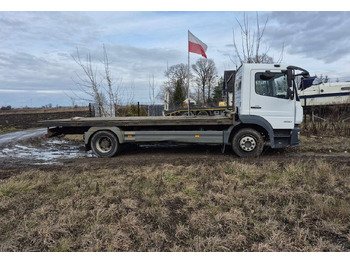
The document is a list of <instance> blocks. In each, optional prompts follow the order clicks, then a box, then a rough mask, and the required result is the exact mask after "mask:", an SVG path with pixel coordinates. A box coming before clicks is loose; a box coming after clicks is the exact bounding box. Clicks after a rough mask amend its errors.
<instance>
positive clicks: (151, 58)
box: [0, 11, 350, 107]
mask: <svg viewBox="0 0 350 262" xmlns="http://www.w3.org/2000/svg"><path fill="white" fill-rule="evenodd" d="M246 15H248V17H249V18H250V20H249V21H250V23H252V29H253V27H254V24H255V18H256V12H246ZM242 18H243V13H242V12H209V11H207V12H56V11H55V12H0V106H6V105H11V106H15V107H20V106H42V105H46V104H49V103H51V104H52V105H53V106H56V105H71V100H70V98H69V96H70V95H71V94H72V93H71V92H72V90H77V86H76V84H75V83H74V81H73V79H76V74H77V73H78V74H80V73H81V71H80V68H79V66H78V65H77V64H76V63H75V62H74V60H73V59H72V55H75V54H76V50H77V48H78V49H79V51H80V54H81V57H82V59H84V58H85V55H86V54H87V53H88V52H89V53H90V54H91V57H92V61H93V62H94V63H96V65H98V64H100V60H101V59H102V54H103V53H102V51H103V49H102V46H103V44H104V45H105V46H106V49H107V52H108V55H109V60H110V63H111V73H112V76H113V78H114V79H115V80H122V83H123V84H124V85H125V86H127V87H130V86H134V91H135V96H134V102H137V101H140V102H145V103H146V102H149V95H148V94H149V92H148V86H149V78H150V76H151V75H153V74H154V78H155V86H156V88H159V87H160V86H161V84H162V83H163V81H164V80H165V79H164V71H165V70H166V68H167V64H168V65H169V66H171V65H174V64H178V63H185V64H187V30H190V31H191V32H192V33H193V34H194V35H195V36H197V37H198V38H199V39H200V40H202V41H203V42H204V43H206V44H207V45H208V50H207V56H208V58H211V59H213V60H214V62H215V63H216V66H217V70H218V74H219V75H222V74H223V71H224V70H229V69H234V68H235V66H234V64H233V63H232V61H231V59H230V57H232V56H233V55H234V49H233V45H232V43H233V42H232V29H235V30H236V31H237V32H238V28H237V26H238V25H237V23H236V19H238V20H242ZM259 18H260V20H261V22H264V21H265V19H266V18H268V19H269V20H268V24H267V27H266V31H265V35H264V39H263V43H264V44H263V49H266V50H269V55H270V56H272V57H273V58H274V59H275V60H278V58H279V57H280V54H281V49H282V46H283V43H284V52H283V61H282V63H284V64H288V65H296V66H300V67H303V68H305V69H307V70H309V71H310V73H311V74H312V75H313V74H317V75H320V74H323V75H324V76H325V75H327V76H328V77H329V78H331V80H334V81H335V80H336V79H337V78H339V79H340V80H350V54H349V50H350V12H267V11H264V12H259ZM236 36H237V37H238V36H239V34H236ZM190 58H191V63H195V61H196V60H197V59H198V58H200V56H199V55H196V54H191V56H190ZM76 103H77V104H78V105H82V104H83V103H86V102H79V101H76Z"/></svg>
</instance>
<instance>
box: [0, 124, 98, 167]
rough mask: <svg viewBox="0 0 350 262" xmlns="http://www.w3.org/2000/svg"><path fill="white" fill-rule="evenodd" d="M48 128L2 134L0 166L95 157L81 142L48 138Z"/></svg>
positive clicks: (47, 163)
mask: <svg viewBox="0 0 350 262" xmlns="http://www.w3.org/2000/svg"><path fill="white" fill-rule="evenodd" d="M45 133H46V129H34V130H25V131H19V132H13V133H9V134H4V135H1V136H0V167H4V168H6V167H7V168H11V167H21V166H28V165H53V164H54V165H62V163H61V162H60V161H58V160H61V159H70V158H84V157H94V156H93V154H92V153H91V151H90V152H86V151H85V148H84V146H83V145H82V143H80V142H74V141H68V140H65V139H60V138H53V139H47V138H46V137H45Z"/></svg>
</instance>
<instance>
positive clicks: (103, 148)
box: [96, 137, 113, 153]
mask: <svg viewBox="0 0 350 262" xmlns="http://www.w3.org/2000/svg"><path fill="white" fill-rule="evenodd" d="M112 147H113V143H112V140H111V139H110V138H109V137H101V138H100V139H99V140H98V141H97V143H96V148H97V149H98V150H99V151H100V152H102V153H108V152H109V151H111V150H112Z"/></svg>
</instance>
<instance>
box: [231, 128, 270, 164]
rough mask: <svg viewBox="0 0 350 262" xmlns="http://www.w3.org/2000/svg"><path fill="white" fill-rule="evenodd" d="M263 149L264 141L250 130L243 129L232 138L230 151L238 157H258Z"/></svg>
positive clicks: (257, 133)
mask: <svg viewBox="0 0 350 262" xmlns="http://www.w3.org/2000/svg"><path fill="white" fill-rule="evenodd" d="M263 148H264V139H263V138H262V136H261V135H260V133H259V132H257V131H256V130H254V129H252V128H243V129H241V130H239V131H238V132H237V133H236V134H235V135H234V136H233V138H232V149H233V151H234V152H235V153H236V154H237V155H238V156H239V157H257V156H260V155H261V153H262V151H263Z"/></svg>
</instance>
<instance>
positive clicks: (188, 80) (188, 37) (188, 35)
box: [187, 30, 190, 116]
mask: <svg viewBox="0 0 350 262" xmlns="http://www.w3.org/2000/svg"><path fill="white" fill-rule="evenodd" d="M187 45H188V48H187V54H188V71H187V115H188V116H190V96H189V93H190V46H189V45H190V30H188V32H187Z"/></svg>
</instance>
